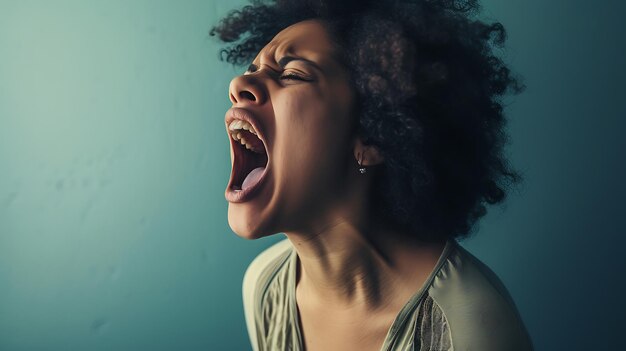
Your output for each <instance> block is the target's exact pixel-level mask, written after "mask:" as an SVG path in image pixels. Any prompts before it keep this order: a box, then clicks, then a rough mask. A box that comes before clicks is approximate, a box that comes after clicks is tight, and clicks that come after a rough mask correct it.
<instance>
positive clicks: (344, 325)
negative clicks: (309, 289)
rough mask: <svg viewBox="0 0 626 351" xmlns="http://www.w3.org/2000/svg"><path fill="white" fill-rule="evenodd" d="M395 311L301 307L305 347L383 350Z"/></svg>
mask: <svg viewBox="0 0 626 351" xmlns="http://www.w3.org/2000/svg"><path fill="white" fill-rule="evenodd" d="M394 318H395V314H393V313H378V314H375V315H360V314H351V313H349V312H343V313H339V312H335V311H330V310H306V309H300V310H299V329H300V333H301V335H302V340H303V344H304V345H303V346H304V351H329V350H342V351H352V350H354V351H357V350H358V351H380V350H381V349H382V346H383V344H384V342H385V339H386V337H387V333H388V332H389V329H390V327H391V325H392V323H393V320H394Z"/></svg>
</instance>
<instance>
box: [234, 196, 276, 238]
mask: <svg viewBox="0 0 626 351" xmlns="http://www.w3.org/2000/svg"><path fill="white" fill-rule="evenodd" d="M246 207H247V206H246V204H236V203H231V204H229V205H228V225H229V226H230V229H231V230H232V231H233V232H235V234H237V236H239V237H241V238H244V239H248V240H255V239H259V238H262V237H265V236H269V235H272V234H273V233H272V232H271V231H269V230H267V228H266V227H265V226H264V225H262V224H261V223H260V222H259V213H258V212H257V211H254V210H253V209H247V208H246Z"/></svg>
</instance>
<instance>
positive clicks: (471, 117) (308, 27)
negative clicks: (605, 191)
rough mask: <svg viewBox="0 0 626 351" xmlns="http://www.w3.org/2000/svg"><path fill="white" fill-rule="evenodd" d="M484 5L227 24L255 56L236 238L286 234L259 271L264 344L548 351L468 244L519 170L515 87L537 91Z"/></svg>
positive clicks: (255, 321) (257, 11) (242, 57)
mask: <svg viewBox="0 0 626 351" xmlns="http://www.w3.org/2000/svg"><path fill="white" fill-rule="evenodd" d="M476 9H477V5H476V3H475V2H474V1H465V2H462V1H452V0H448V1H426V0H424V1H390V2H385V1H378V2H370V1H315V2H313V1H310V2H309V1H295V0H294V1H287V0H279V1H277V2H275V3H274V2H271V3H264V2H261V1H256V0H253V4H252V5H250V6H246V7H244V8H243V9H241V10H240V11H233V12H231V13H230V14H229V15H228V16H227V17H225V18H224V19H222V21H221V22H220V23H219V25H218V26H216V27H214V28H213V29H212V30H211V35H216V34H217V35H219V38H220V39H221V40H223V41H225V42H235V41H238V42H236V43H235V45H233V46H231V47H230V48H229V49H228V50H223V52H225V53H227V54H228V56H227V60H228V62H230V63H233V64H236V65H247V64H249V67H248V69H247V71H246V72H245V73H244V74H242V75H240V76H238V77H236V78H235V79H233V80H232V81H231V84H230V87H229V92H230V100H231V102H232V104H233V107H232V108H231V109H229V110H228V112H227V113H226V119H225V122H226V130H227V133H228V135H229V137H230V142H231V160H232V162H233V169H232V173H231V178H230V181H229V183H228V185H227V189H226V192H225V197H226V199H227V200H228V201H229V208H228V221H229V225H230V226H231V228H232V229H233V231H234V232H235V233H237V234H238V235H239V236H241V237H244V238H247V239H257V238H262V237H266V236H269V235H272V234H275V233H284V234H285V235H286V237H287V238H286V239H285V240H283V241H280V242H278V243H277V244H275V245H273V246H271V247H270V248H268V249H266V250H265V251H264V252H262V253H261V254H260V255H259V256H258V257H257V258H255V259H254V261H253V262H252V263H251V264H250V266H249V267H248V269H247V271H246V274H245V276H244V283H243V295H244V309H245V313H246V321H247V327H248V332H249V335H250V339H251V342H252V346H253V349H254V350H307V351H317V350H347V351H349V350H359V351H368V350H376V351H377V350H453V349H454V350H465V349H467V350H530V349H531V348H532V346H531V341H530V338H529V337H528V334H527V332H526V329H525V327H524V325H523V323H522V320H521V318H520V317H519V315H518V312H517V310H516V307H515V304H514V302H513V301H512V300H511V298H510V296H509V295H508V293H507V291H506V288H505V287H504V286H503V285H502V283H501V282H500V281H499V280H498V278H497V277H496V276H495V274H493V272H491V271H490V270H489V269H488V268H487V267H486V266H485V265H484V264H482V263H481V262H480V261H479V260H478V259H476V258H475V257H474V256H473V255H471V254H470V253H469V252H467V251H466V250H465V249H463V248H462V247H461V246H459V245H458V244H457V241H456V240H457V239H459V238H461V237H464V236H467V235H468V234H469V233H470V232H471V229H472V228H473V225H474V223H475V222H476V220H477V219H478V218H480V217H481V216H483V215H484V214H485V206H484V204H485V203H491V204H495V203H498V202H501V201H502V200H503V199H504V197H505V194H506V192H505V190H506V186H507V184H509V183H510V182H515V181H518V180H519V178H520V177H519V175H518V174H517V173H516V172H514V171H513V170H511V169H509V167H508V166H507V162H506V159H505V158H504V156H503V150H502V148H503V145H504V143H505V141H506V135H505V133H504V131H503V128H504V122H505V121H504V116H503V111H502V105H501V104H500V103H499V100H498V98H499V97H500V96H501V95H503V94H505V93H506V92H507V91H509V90H512V91H515V92H519V91H521V89H522V87H521V86H520V84H518V82H517V81H516V80H515V79H514V78H513V77H512V76H511V75H510V73H509V70H508V68H507V67H506V66H505V65H504V63H503V62H502V61H501V60H500V59H498V58H497V57H495V56H494V55H493V54H492V51H491V48H490V44H491V43H492V42H493V43H494V44H502V43H503V41H504V34H505V32H504V29H503V28H502V26H501V25H500V24H498V23H496V24H485V23H483V22H481V21H477V20H474V19H472V17H471V14H472V12H473V11H475V10H476Z"/></svg>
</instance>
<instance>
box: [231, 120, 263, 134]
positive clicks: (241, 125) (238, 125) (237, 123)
mask: <svg viewBox="0 0 626 351" xmlns="http://www.w3.org/2000/svg"><path fill="white" fill-rule="evenodd" d="M228 129H229V130H233V131H234V130H237V129H245V130H247V131H249V132H250V133H252V134H254V135H256V130H254V127H253V126H252V124H250V123H248V122H246V121H242V120H240V119H236V120H234V121H232V122H230V125H229V126H228Z"/></svg>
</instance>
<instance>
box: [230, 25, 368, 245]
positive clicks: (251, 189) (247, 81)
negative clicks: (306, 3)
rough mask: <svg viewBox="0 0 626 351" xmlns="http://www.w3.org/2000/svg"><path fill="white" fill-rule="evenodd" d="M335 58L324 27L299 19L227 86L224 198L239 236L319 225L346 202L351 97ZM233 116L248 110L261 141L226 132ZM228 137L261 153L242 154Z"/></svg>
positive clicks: (352, 165)
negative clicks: (227, 160)
mask: <svg viewBox="0 0 626 351" xmlns="http://www.w3.org/2000/svg"><path fill="white" fill-rule="evenodd" d="M335 56H336V52H335V48H334V47H333V45H332V44H331V41H330V39H329V34H328V32H327V31H326V29H325V27H324V26H323V24H322V22H318V21H315V20H308V21H303V22H299V23H296V24H294V25H292V26H290V27H288V28H286V29H284V30H283V31H281V32H280V33H278V34H277V35H276V36H275V37H274V38H273V39H272V41H271V42H270V43H269V44H267V45H266V46H265V47H264V48H263V49H262V50H261V51H260V52H259V54H258V55H257V57H256V58H255V59H254V61H253V63H252V65H251V66H250V68H249V69H248V71H246V72H245V73H244V74H243V75H241V76H238V77H235V78H234V79H233V80H232V81H231V83H230V87H229V90H230V100H231V102H232V104H233V108H232V109H230V110H229V111H228V112H227V114H226V129H227V132H228V133H229V137H230V141H231V161H232V164H233V170H232V173H231V179H230V181H229V184H228V187H227V189H226V192H225V196H226V198H227V200H228V201H229V207H228V222H229V225H230V226H231V228H232V229H233V231H234V232H235V233H237V234H238V235H239V236H241V237H244V238H248V239H255V238H259V237H263V236H267V235H271V234H274V233H279V232H289V231H305V230H310V229H313V228H317V227H318V226H319V225H320V224H321V223H320V222H323V221H325V220H330V217H331V216H330V215H329V213H331V212H332V211H335V212H336V211H340V209H341V208H342V205H345V204H344V202H345V201H346V200H345V199H346V198H347V197H348V196H347V192H348V190H349V187H348V186H347V185H349V184H350V183H351V179H352V177H354V176H355V173H356V172H358V171H357V168H358V165H357V164H356V160H355V159H354V153H353V152H354V145H355V144H354V142H355V139H354V138H353V125H354V121H353V110H352V108H353V102H354V95H353V90H352V88H351V87H350V86H349V77H348V73H347V70H346V69H345V68H344V67H343V66H342V65H341V64H340V63H339V61H337V60H336V59H335ZM288 57H292V58H294V59H293V60H289V59H288ZM283 65H284V66H283ZM290 75H295V76H297V77H293V76H290ZM232 111H234V112H233V114H234V115H235V116H239V117H235V118H243V117H241V116H243V115H242V114H240V112H241V111H247V115H248V116H249V117H251V118H252V120H253V121H254V122H253V123H251V124H252V125H253V127H256V128H255V129H257V130H258V131H257V133H258V134H259V136H260V138H261V139H262V140H263V143H262V144H259V140H257V139H256V137H255V136H254V135H252V134H251V133H249V132H247V131H244V130H237V131H233V130H230V129H229V122H230V121H231V119H232V118H233V117H232V115H231V112H232ZM231 128H233V126H232V125H231ZM234 128H237V126H234ZM233 133H234V134H235V135H236V134H237V133H242V134H241V136H243V137H244V139H246V142H247V143H248V144H249V145H250V147H251V148H252V149H254V150H256V151H257V152H260V153H255V152H254V151H250V150H246V149H245V147H244V146H243V145H241V143H240V141H235V139H234V138H237V137H236V136H235V137H233V136H232V134H233ZM263 147H265V150H264V151H263ZM265 152H266V153H267V155H265ZM253 168H257V170H255V171H253V172H250V170H252V169H253ZM249 173H252V174H250V177H249V178H248V180H246V181H244V180H243V179H244V178H245V177H246V175H247V174H249ZM242 183H243V184H242ZM242 185H243V188H244V190H238V189H241V188H242ZM244 193H245V194H244ZM242 194H243V197H242Z"/></svg>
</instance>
